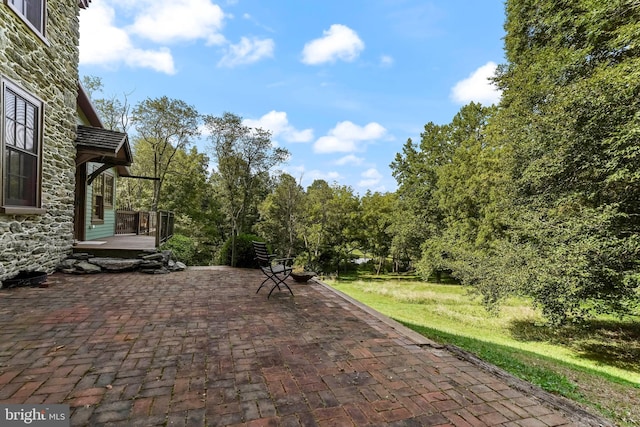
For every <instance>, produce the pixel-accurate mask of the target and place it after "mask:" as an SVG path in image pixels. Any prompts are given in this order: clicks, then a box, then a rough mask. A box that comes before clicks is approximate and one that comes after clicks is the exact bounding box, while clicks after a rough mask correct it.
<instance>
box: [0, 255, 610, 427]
mask: <svg viewBox="0 0 640 427" xmlns="http://www.w3.org/2000/svg"><path fill="white" fill-rule="evenodd" d="M261 281H262V277H261V275H260V272H259V271H255V270H243V269H231V268H225V267H211V268H191V269H188V270H187V271H184V272H179V273H172V274H167V275H145V274H139V273H121V274H98V275H93V276H72V275H63V274H59V273H56V274H55V275H53V276H50V277H49V280H48V284H49V287H48V288H15V289H2V290H0V402H2V403H21V404H24V403H62V404H67V405H70V407H71V424H72V425H118V426H136V425H138V426H155V425H158V426H161V425H171V426H205V425H207V426H217V425H224V426H228V425H246V426H267V425H272V426H279V425H281V426H299V425H300V426H314V425H321V426H324V425H331V426H351V425H357V426H364V425H402V426H404V425H421V426H435V425H458V426H462V425H474V426H482V425H505V426H506V425H511V426H525V425H526V426H558V425H598V424H599V423H600V422H603V420H598V419H596V418H594V417H589V416H588V414H586V413H583V412H580V411H566V410H565V411H560V410H557V409H553V403H552V404H550V403H549V401H548V400H546V399H545V398H544V394H542V396H543V398H542V399H541V398H540V396H541V394H540V393H538V392H535V393H533V394H531V393H526V392H524V391H521V389H520V388H518V387H514V386H513V384H511V383H509V381H504V380H503V379H500V378H498V377H496V376H493V375H492V374H490V373H489V372H486V371H483V370H482V369H481V368H480V367H479V366H477V365H474V364H472V363H469V362H467V361H465V360H461V359H459V358H457V357H456V356H455V355H454V354H452V353H450V352H448V351H446V350H445V349H443V348H438V346H435V345H430V344H429V341H428V340H425V339H423V338H421V337H419V336H416V335H415V334H412V333H411V332H410V331H407V330H406V329H404V328H403V327H402V326H400V325H399V324H395V323H394V322H393V321H389V320H387V319H385V318H384V317H383V316H381V315H378V314H377V313H375V312H374V311H373V310H370V309H363V308H362V307H361V306H359V305H357V304H354V303H353V302H351V301H349V300H348V299H345V298H343V297H342V296H341V295H339V294H338V293H335V292H333V291H332V290H330V289H328V288H327V287H326V286H325V285H323V284H321V283H310V284H298V283H293V282H291V284H290V286H291V287H292V289H293V292H294V293H295V297H291V296H290V294H289V293H288V292H277V291H275V292H274V294H273V295H272V297H271V299H269V300H268V299H267V298H266V295H267V293H268V289H267V290H266V291H265V289H262V290H261V291H260V293H259V294H256V293H255V290H256V289H257V286H258V285H259V284H260V282H261Z"/></svg>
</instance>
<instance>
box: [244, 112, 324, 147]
mask: <svg viewBox="0 0 640 427" xmlns="http://www.w3.org/2000/svg"><path fill="white" fill-rule="evenodd" d="M244 124H245V125H247V126H249V127H252V128H262V129H266V130H269V131H271V135H272V136H273V137H274V138H277V137H282V139H284V140H285V141H287V142H309V141H311V140H312V139H313V129H304V130H297V129H296V128H294V127H293V126H291V124H289V119H288V118H287V113H285V112H284V111H275V110H272V111H270V112H268V113H267V114H265V115H264V116H262V117H260V118H259V119H257V120H252V119H245V120H244Z"/></svg>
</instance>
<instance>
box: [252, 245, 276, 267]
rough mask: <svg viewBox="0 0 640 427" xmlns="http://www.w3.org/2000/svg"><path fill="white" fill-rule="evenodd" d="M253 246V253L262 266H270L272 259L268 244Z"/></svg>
mask: <svg viewBox="0 0 640 427" xmlns="http://www.w3.org/2000/svg"><path fill="white" fill-rule="evenodd" d="M251 243H252V244H253V252H254V253H255V255H256V260H257V261H258V263H259V264H260V265H261V266H264V265H269V264H270V263H271V258H270V257H269V251H267V244H266V243H264V242H255V241H252V242H251Z"/></svg>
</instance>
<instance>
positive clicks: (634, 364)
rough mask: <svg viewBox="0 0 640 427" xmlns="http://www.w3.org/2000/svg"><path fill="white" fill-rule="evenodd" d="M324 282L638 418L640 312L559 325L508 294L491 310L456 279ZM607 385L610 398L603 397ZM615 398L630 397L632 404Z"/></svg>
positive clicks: (629, 420)
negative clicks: (446, 281) (496, 310)
mask: <svg viewBox="0 0 640 427" xmlns="http://www.w3.org/2000/svg"><path fill="white" fill-rule="evenodd" d="M327 283H328V284H330V285H331V286H333V287H335V288H336V289H338V290H340V291H342V292H344V293H346V294H348V295H350V296H351V297H353V298H355V299H357V300H359V301H361V302H362V303H364V304H366V305H368V306H370V307H372V308H374V309H376V310H378V311H379V312H381V313H383V314H385V315H387V316H389V317H391V318H393V319H395V320H397V321H399V322H401V323H403V324H405V325H406V326H408V327H410V328H412V329H414V330H416V331H417V332H419V333H421V334H423V335H425V336H427V337H428V338H430V339H433V340H434V341H438V342H441V343H447V344H453V345H456V346H458V347H460V348H463V349H465V350H467V351H470V352H472V353H474V354H476V355H478V356H479V357H480V358H482V359H484V360H486V361H487V362H490V363H493V364H495V365H497V366H499V367H501V368H503V369H505V370H507V371H509V372H511V373H512V374H514V375H516V376H518V377H520V378H523V379H525V380H527V381H530V382H532V383H534V384H537V385H539V386H541V387H542V388H544V389H546V390H548V391H551V392H553V393H557V394H561V395H563V396H565V397H568V398H570V399H573V400H576V401H578V402H581V403H584V404H586V405H588V406H591V407H592V408H595V409H596V410H598V411H599V412H601V413H602V414H603V415H605V416H607V417H609V418H611V419H613V420H614V421H615V422H616V423H618V424H620V425H640V410H639V409H635V407H636V406H638V405H637V403H638V402H639V401H640V322H639V320H640V319H637V318H634V319H626V320H624V321H622V320H617V319H609V318H600V319H595V320H593V321H591V322H588V323H584V324H581V325H571V326H567V327H563V328H559V329H558V328H555V329H554V328H550V327H548V326H547V325H546V324H545V323H544V322H543V319H542V318H541V317H540V315H539V313H537V312H536V311H535V310H533V309H532V308H531V306H530V305H529V304H528V302H527V301H526V300H519V299H511V300H508V301H506V302H505V304H504V305H503V306H502V309H501V310H500V312H499V313H498V314H497V315H495V314H493V315H492V314H490V313H488V312H487V311H486V310H485V309H484V307H483V306H482V304H481V302H480V300H479V299H478V298H474V297H473V295H471V294H470V292H469V291H468V290H467V289H466V288H464V287H462V286H459V285H452V284H448V285H442V284H434V283H425V282H419V281H411V280H372V279H365V280H346V281H345V280H337V281H336V280H333V281H327ZM603 390H607V393H608V395H609V396H605V397H606V398H601V397H599V395H601V394H602V392H603ZM607 399H608V400H607ZM618 399H626V400H625V401H628V402H629V404H628V406H627V405H625V404H621V403H620V400H618ZM636 411H638V413H636Z"/></svg>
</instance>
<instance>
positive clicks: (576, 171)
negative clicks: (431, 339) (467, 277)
mask: <svg viewBox="0 0 640 427" xmlns="http://www.w3.org/2000/svg"><path fill="white" fill-rule="evenodd" d="M639 18H640V8H638V5H637V4H634V3H632V2H628V1H615V2H592V1H577V2H573V3H563V4H561V3H558V2H554V1H551V0H548V1H536V2H532V1H523V0H511V1H508V2H507V24H506V29H507V36H506V38H505V44H506V53H507V59H508V60H509V62H508V63H507V64H506V65H505V66H503V67H502V69H501V73H500V75H499V76H498V78H497V82H498V84H499V85H500V86H501V87H502V88H503V89H504V92H503V102H502V105H501V107H502V108H501V109H500V111H499V112H498V114H497V116H496V117H495V122H494V126H495V128H496V129H500V131H501V132H502V133H503V134H504V135H505V137H504V138H503V141H506V142H507V143H508V144H509V146H510V148H511V153H510V155H509V156H508V157H506V158H505V160H506V161H505V170H509V171H510V174H511V179H512V182H513V184H514V185H513V188H512V191H511V193H510V202H511V208H510V209H509V210H508V212H509V215H508V216H509V218H510V221H509V224H508V233H506V234H507V237H506V238H505V239H504V241H503V242H502V243H501V245H500V249H499V251H498V255H497V256H498V259H499V260H503V261H508V262H509V263H510V264H511V265H513V266H516V267H517V268H515V269H509V268H507V266H506V265H504V262H500V261H498V262H494V265H495V266H496V267H497V268H502V271H503V280H504V282H505V285H501V286H496V285H495V284H493V285H492V284H491V283H489V282H487V281H485V282H484V283H483V284H482V286H481V290H482V291H483V292H484V293H485V294H487V292H489V293H493V294H495V295H504V294H505V291H509V292H519V293H523V294H528V295H531V296H532V297H533V299H534V301H535V303H536V304H538V305H539V306H540V307H542V309H543V311H544V312H545V314H546V315H547V317H548V318H549V319H550V320H551V321H552V322H555V323H563V322H565V321H567V320H569V319H572V318H573V319H575V318H576V317H578V318H579V317H584V316H588V315H590V314H592V313H597V312H613V313H617V314H619V315H623V314H624V313H627V312H629V310H630V309H632V308H633V307H635V306H636V304H637V302H638V293H637V289H638V286H639V285H640V282H639V281H638V273H639V269H640V264H639V263H638V259H639V258H640V205H639V204H638V200H640V186H639V185H638V178H639V177H640V163H639V162H638V161H637V159H638V155H639V154H640V150H639V149H638V146H639V145H638V135H639V134H638V129H639V128H640V115H639V114H638V111H639V110H640V97H639V96H638V95H639V94H640V71H639V68H638V65H640V48H639V46H638V44H637V38H636V36H637V35H638V33H639V32H640V24H639V22H640V20H639Z"/></svg>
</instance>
